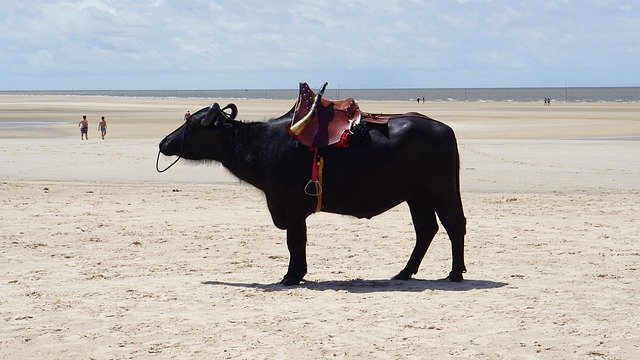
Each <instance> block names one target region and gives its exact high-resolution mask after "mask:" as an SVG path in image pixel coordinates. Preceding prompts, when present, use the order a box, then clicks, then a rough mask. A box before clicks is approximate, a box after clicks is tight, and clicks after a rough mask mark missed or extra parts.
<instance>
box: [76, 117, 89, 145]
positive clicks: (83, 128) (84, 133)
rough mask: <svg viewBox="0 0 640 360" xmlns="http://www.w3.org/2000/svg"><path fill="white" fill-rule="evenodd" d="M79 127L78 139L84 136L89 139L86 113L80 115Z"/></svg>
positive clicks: (82, 138)
mask: <svg viewBox="0 0 640 360" xmlns="http://www.w3.org/2000/svg"><path fill="white" fill-rule="evenodd" d="M78 126H79V127H80V140H84V139H85V138H86V139H87V140H89V121H87V115H82V120H80V122H79V123H78Z"/></svg>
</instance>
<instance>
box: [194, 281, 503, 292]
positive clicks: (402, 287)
mask: <svg viewBox="0 0 640 360" xmlns="http://www.w3.org/2000/svg"><path fill="white" fill-rule="evenodd" d="M202 284H204V285H212V286H229V287H237V288H248V289H258V290H263V291H265V292H270V291H287V290H290V289H299V288H303V289H309V290H314V291H327V290H333V291H347V292H350V293H356V294H361V293H375V292H416V293H417V292H423V291H426V290H437V291H469V290H488V289H498V288H501V287H504V286H506V285H508V283H504V282H499V281H491V280H464V281H462V282H458V283H455V282H451V281H449V280H447V279H440V280H423V279H410V280H386V279H385V280H363V279H351V280H327V281H308V280H303V281H302V282H301V283H300V284H299V285H294V286H284V285H281V284H280V283H274V284H259V283H241V282H228V281H218V280H208V281H203V282H202Z"/></svg>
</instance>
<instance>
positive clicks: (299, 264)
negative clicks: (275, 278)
mask: <svg viewBox="0 0 640 360" xmlns="http://www.w3.org/2000/svg"><path fill="white" fill-rule="evenodd" d="M287 248H288V249H289V269H288V270H287V274H286V275H285V276H284V278H283V279H282V281H280V283H281V284H282V285H285V286H289V285H298V284H299V283H300V281H302V279H303V278H304V276H305V275H306V274H307V223H306V221H305V219H304V218H303V219H297V220H295V221H289V220H288V221H287Z"/></svg>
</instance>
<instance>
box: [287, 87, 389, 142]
mask: <svg viewBox="0 0 640 360" xmlns="http://www.w3.org/2000/svg"><path fill="white" fill-rule="evenodd" d="M326 87H327V83H324V85H323V86H322V89H321V90H320V92H319V93H318V94H315V93H314V92H313V90H311V88H310V87H309V85H307V83H304V82H302V83H300V91H299V94H298V100H297V102H296V104H295V106H294V107H293V108H292V109H291V110H290V111H289V112H290V113H292V120H291V124H290V125H289V127H288V132H289V135H291V136H292V137H294V138H295V139H296V140H298V141H299V142H300V143H302V144H304V145H306V146H308V147H309V148H310V149H317V148H322V147H326V146H330V145H336V146H338V147H347V146H349V144H350V143H358V144H363V143H366V139H367V138H368V132H367V131H366V128H365V127H364V123H365V122H370V123H377V124H385V123H387V122H388V121H389V118H390V115H384V114H371V113H366V112H362V111H361V110H360V107H359V106H358V104H357V103H356V101H355V100H354V99H353V98H348V99H344V100H326V99H323V98H322V96H323V94H324V90H325V88H326Z"/></svg>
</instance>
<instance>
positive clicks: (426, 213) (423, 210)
mask: <svg viewBox="0 0 640 360" xmlns="http://www.w3.org/2000/svg"><path fill="white" fill-rule="evenodd" d="M408 204H409V210H410V211H411V219H412V220H413V227H414V229H415V230H416V246H415V247H414V248H413V251H412V252H411V256H410V257H409V261H408V262H407V265H406V266H405V267H404V269H402V271H400V272H399V273H398V274H397V275H396V276H394V277H393V279H394V280H408V279H411V276H412V275H414V274H416V273H417V272H418V268H419V267H420V263H421V262H422V258H424V255H425V254H426V253H427V249H428V248H429V245H431V241H432V240H433V237H434V236H435V235H436V233H437V232H438V222H437V220H436V213H435V211H434V210H433V209H432V208H431V207H430V206H429V205H427V204H425V203H423V202H421V201H408Z"/></svg>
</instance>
